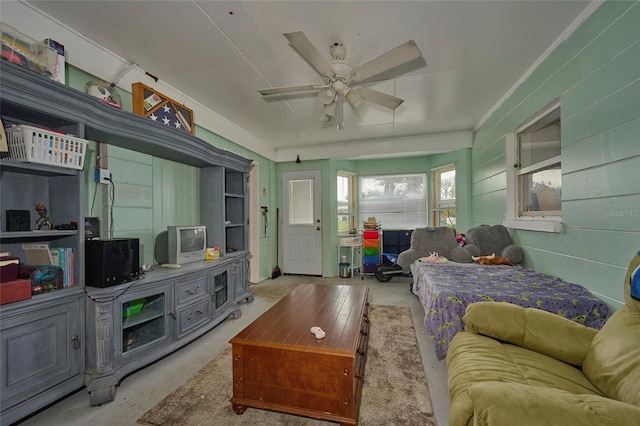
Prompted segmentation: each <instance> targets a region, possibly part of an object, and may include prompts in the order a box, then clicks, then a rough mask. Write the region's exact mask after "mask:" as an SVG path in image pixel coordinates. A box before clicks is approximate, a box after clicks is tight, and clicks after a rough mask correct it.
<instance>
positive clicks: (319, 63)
mask: <svg viewBox="0 0 640 426" xmlns="http://www.w3.org/2000/svg"><path fill="white" fill-rule="evenodd" d="M283 35H284V36H285V37H286V38H287V39H288V40H289V43H291V45H292V46H293V48H294V49H296V51H297V52H298V53H299V54H300V56H302V57H303V58H304V59H306V60H307V62H308V63H309V65H311V66H312V67H313V69H315V70H316V71H317V72H318V73H319V74H320V75H321V76H322V77H324V78H325V81H327V80H328V79H331V78H332V77H333V76H334V75H335V73H334V72H333V70H332V69H331V67H330V66H329V62H327V60H326V59H324V57H323V56H322V55H321V54H320V52H318V49H316V48H315V46H314V45H313V44H311V42H310V41H309V39H308V38H307V36H306V35H304V33H303V32H302V31H296V32H293V33H285V34H283Z"/></svg>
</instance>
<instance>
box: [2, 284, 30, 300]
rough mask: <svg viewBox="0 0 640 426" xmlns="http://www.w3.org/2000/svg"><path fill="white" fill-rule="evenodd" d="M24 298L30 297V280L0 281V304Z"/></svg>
mask: <svg viewBox="0 0 640 426" xmlns="http://www.w3.org/2000/svg"><path fill="white" fill-rule="evenodd" d="M25 299H31V280H13V281H7V282H4V283H0V305H4V304H6V303H12V302H17V301H19V300H25Z"/></svg>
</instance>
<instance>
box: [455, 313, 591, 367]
mask: <svg viewBox="0 0 640 426" xmlns="http://www.w3.org/2000/svg"><path fill="white" fill-rule="evenodd" d="M462 321H464V324H465V330H466V331H470V332H473V333H478V334H483V335H485V336H488V337H493V338H494V339H498V340H501V341H503V342H508V343H513V344H515V345H518V346H522V347H524V348H527V349H531V350H534V351H536V352H540V353H543V354H545V355H549V356H551V357H553V358H556V359H559V360H560V361H564V362H568V363H569V364H573V365H575V366H578V367H579V366H581V365H582V362H583V361H584V357H585V356H586V354H587V351H588V350H589V348H590V347H591V341H592V340H593V338H594V336H595V335H596V334H597V333H598V331H597V330H595V329H593V328H589V327H585V326H584V325H582V324H578V323H577V322H574V321H571V320H568V319H566V318H564V317H561V316H560V315H556V314H552V313H551V312H547V311H543V310H541V309H535V308H524V307H522V306H518V305H514V304H512V303H507V302H479V303H471V304H470V305H469V306H467V309H466V312H465V315H464V317H463V318H462Z"/></svg>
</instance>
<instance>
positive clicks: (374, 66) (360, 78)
mask: <svg viewBox="0 0 640 426" xmlns="http://www.w3.org/2000/svg"><path fill="white" fill-rule="evenodd" d="M284 36H285V37H286V38H287V39H288V40H289V43H290V44H291V46H292V47H293V48H294V49H295V50H296V51H297V52H298V53H299V54H300V56H302V57H303V58H304V59H305V60H306V61H307V62H308V63H309V65H311V66H312V67H313V69H315V70H316V72H318V74H320V77H322V79H323V80H324V83H325V84H324V85H313V84H311V85H304V86H290V87H274V88H269V89H260V90H258V92H260V94H262V95H263V96H273V95H286V94H292V93H300V92H309V91H312V90H317V91H318V98H319V99H320V102H321V103H322V105H323V109H324V111H323V113H322V114H321V115H320V118H319V119H318V121H320V122H326V121H330V120H331V118H332V117H334V116H336V115H337V116H338V117H337V120H338V123H337V126H336V127H337V128H338V129H340V128H342V124H343V123H342V106H343V103H344V100H345V99H346V100H347V102H348V103H349V105H351V108H357V107H358V106H359V105H360V104H361V103H362V101H363V100H367V101H369V102H373V103H375V104H378V105H381V106H383V107H386V108H389V109H396V108H398V107H399V106H400V105H401V104H402V103H403V102H404V99H400V98H397V97H395V96H391V95H387V94H386V93H382V92H379V91H377V90H373V89H370V88H368V87H364V86H350V84H352V83H363V82H364V80H368V79H370V78H372V77H374V76H376V75H379V74H382V73H383V72H386V71H389V70H392V69H394V68H396V67H398V66H400V65H402V64H405V63H407V62H410V61H413V60H415V59H418V58H421V57H422V53H421V52H420V49H418V46H417V45H416V43H415V41H414V40H410V41H408V42H406V43H404V44H401V45H400V46H398V47H396V48H394V49H391V50H390V51H388V52H386V53H383V54H382V55H380V56H378V57H377V58H375V59H373V60H371V61H369V62H367V63H366V64H364V65H361V66H359V67H357V68H354V67H353V66H352V65H351V64H349V63H347V62H345V61H344V58H345V56H346V54H347V49H346V48H345V47H344V45H343V44H342V43H339V42H335V43H333V44H331V45H330V46H329V53H330V54H331V57H332V60H331V61H329V62H327V61H326V60H325V59H324V58H323V56H322V55H321V54H320V52H319V51H318V49H316V48H315V46H314V45H313V44H312V43H311V41H309V39H308V38H307V36H305V35H304V33H303V32H302V31H297V32H292V33H286V34H284Z"/></svg>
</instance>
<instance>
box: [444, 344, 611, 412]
mask: <svg viewBox="0 0 640 426" xmlns="http://www.w3.org/2000/svg"><path fill="white" fill-rule="evenodd" d="M447 369H448V374H447V377H448V385H449V398H450V401H451V404H450V408H449V424H450V425H467V424H471V423H470V422H469V419H470V418H471V417H472V416H473V411H474V405H473V402H472V400H471V398H470V397H469V393H468V390H469V388H470V386H472V385H474V384H476V383H485V382H503V383H516V384H521V385H528V386H531V387H540V388H556V389H560V390H563V391H566V392H569V393H571V394H589V395H600V392H599V391H598V389H596V388H595V387H594V386H593V385H592V384H591V383H590V382H589V380H587V378H586V377H585V376H584V375H583V374H582V372H581V371H580V370H579V369H578V368H575V367H573V366H571V365H569V364H566V363H564V362H562V361H559V360H557V359H555V358H552V357H549V356H546V355H543V354H540V353H537V352H534V351H530V350H528V349H524V348H520V347H518V346H515V345H510V344H503V343H500V342H499V341H497V340H495V339H492V338H490V337H486V336H482V335H479V334H474V333H468V332H462V333H458V334H456V335H455V337H454V338H453V340H452V341H451V343H450V344H449V350H448V351H447ZM511 424H512V425H513V424H518V423H517V422H516V423H511ZM543 424H544V423H543Z"/></svg>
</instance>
